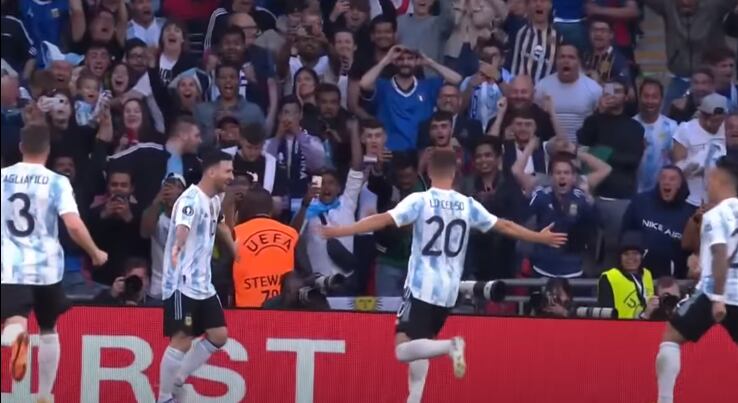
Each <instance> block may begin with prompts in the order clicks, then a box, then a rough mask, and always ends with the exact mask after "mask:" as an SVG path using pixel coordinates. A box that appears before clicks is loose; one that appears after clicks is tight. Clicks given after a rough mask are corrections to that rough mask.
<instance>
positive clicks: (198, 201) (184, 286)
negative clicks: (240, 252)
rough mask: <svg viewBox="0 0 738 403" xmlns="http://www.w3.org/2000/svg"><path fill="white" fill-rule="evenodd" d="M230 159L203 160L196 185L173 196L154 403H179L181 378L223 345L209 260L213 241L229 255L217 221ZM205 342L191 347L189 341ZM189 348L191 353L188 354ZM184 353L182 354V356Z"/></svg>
mask: <svg viewBox="0 0 738 403" xmlns="http://www.w3.org/2000/svg"><path fill="white" fill-rule="evenodd" d="M232 158H233V157H231V156H230V155H228V154H226V153H224V152H222V151H214V152H212V153H209V154H207V155H205V156H204V158H203V161H202V169H203V174H202V179H201V180H200V182H199V183H198V184H197V185H192V186H190V187H189V188H188V189H187V190H185V191H184V192H183V193H182V195H180V196H179V198H178V199H177V201H176V202H175V203H174V207H173V208H172V224H171V225H170V227H169V234H168V236H167V242H166V246H165V248H164V256H169V257H171V259H164V268H163V273H162V298H164V335H165V336H167V337H169V338H170V341H169V346H168V347H167V349H166V350H165V351H164V355H163V356H162V358H161V364H160V367H159V400H158V402H177V401H182V400H183V399H184V393H183V392H184V390H183V386H184V383H185V381H186V380H187V377H188V376H190V374H192V373H193V372H194V371H195V370H197V369H198V368H199V367H200V366H202V365H203V364H205V362H207V360H208V358H210V356H211V355H212V354H213V353H214V352H216V351H217V350H218V349H219V348H221V347H223V345H224V344H225V343H226V341H227V340H228V332H227V330H226V323H225V316H224V314H223V307H222V306H221V304H220V300H219V299H218V295H217V294H216V292H215V287H213V284H212V282H211V273H210V260H211V258H212V255H213V243H214V241H215V238H216V236H217V237H218V239H219V240H220V241H222V242H223V244H224V246H226V247H227V248H229V251H230V252H231V253H234V252H235V247H234V245H233V238H232V237H231V230H230V228H228V226H227V225H226V224H225V223H224V222H223V219H222V218H223V217H222V216H221V214H220V213H221V203H222V196H221V194H222V193H223V192H225V190H226V186H227V185H228V184H229V183H230V182H231V181H232V180H233V162H232ZM203 333H205V337H203V338H202V339H200V341H198V342H197V343H196V344H195V345H194V346H192V341H193V338H195V337H198V336H200V335H202V334H203ZM190 347H192V348H190ZM185 353H186V354H185Z"/></svg>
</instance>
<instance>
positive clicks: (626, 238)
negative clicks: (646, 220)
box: [620, 231, 645, 254]
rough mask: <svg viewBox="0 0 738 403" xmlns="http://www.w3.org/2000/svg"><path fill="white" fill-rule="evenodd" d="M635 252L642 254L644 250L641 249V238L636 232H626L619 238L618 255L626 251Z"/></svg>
mask: <svg viewBox="0 0 738 403" xmlns="http://www.w3.org/2000/svg"><path fill="white" fill-rule="evenodd" d="M631 250H637V251H638V252H641V254H643V252H644V250H645V248H644V247H643V236H642V235H641V233H640V232H638V231H627V232H626V233H624V234H623V236H622V237H621V238H620V253H625V252H627V251H631Z"/></svg>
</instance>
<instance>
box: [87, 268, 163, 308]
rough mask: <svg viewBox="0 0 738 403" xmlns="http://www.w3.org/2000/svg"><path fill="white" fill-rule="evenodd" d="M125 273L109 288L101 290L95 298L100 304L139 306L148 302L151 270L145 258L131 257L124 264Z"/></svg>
mask: <svg viewBox="0 0 738 403" xmlns="http://www.w3.org/2000/svg"><path fill="white" fill-rule="evenodd" d="M123 267H124V270H123V275H122V276H120V277H118V278H116V279H115V281H113V286H112V287H110V289H109V290H103V291H101V292H100V293H99V294H98V295H97V296H96V297H95V299H93V300H92V302H93V303H95V304H100V305H126V306H138V305H145V304H146V290H148V288H149V270H148V265H147V263H146V261H145V260H143V259H140V258H130V259H128V260H126V261H125V263H124V264H123Z"/></svg>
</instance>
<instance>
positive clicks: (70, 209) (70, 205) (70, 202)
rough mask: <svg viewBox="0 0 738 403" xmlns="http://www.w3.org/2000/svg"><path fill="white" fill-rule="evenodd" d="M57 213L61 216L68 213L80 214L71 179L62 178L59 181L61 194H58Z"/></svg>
mask: <svg viewBox="0 0 738 403" xmlns="http://www.w3.org/2000/svg"><path fill="white" fill-rule="evenodd" d="M56 207H57V211H58V212H59V215H60V216H61V215H64V214H68V213H73V214H79V209H78V208H77V201H76V200H75V199H74V189H72V184H71V183H69V179H67V178H66V177H64V176H62V177H61V178H60V179H59V193H58V194H57V206H56Z"/></svg>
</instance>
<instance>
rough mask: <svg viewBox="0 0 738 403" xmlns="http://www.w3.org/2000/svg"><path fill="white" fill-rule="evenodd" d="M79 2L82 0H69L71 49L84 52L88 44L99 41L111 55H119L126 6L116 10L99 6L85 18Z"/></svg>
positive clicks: (124, 27)
mask: <svg viewBox="0 0 738 403" xmlns="http://www.w3.org/2000/svg"><path fill="white" fill-rule="evenodd" d="M81 2H82V0H70V3H69V4H70V11H71V26H70V28H71V31H72V38H71V39H72V46H71V50H72V51H74V52H76V53H84V52H85V51H86V50H87V48H88V47H89V46H90V44H92V43H101V44H104V45H105V46H106V47H107V48H108V50H109V51H110V53H111V54H112V56H113V57H116V58H117V57H120V55H121V53H122V50H123V49H122V48H123V44H124V43H125V41H126V26H127V24H128V12H127V10H126V7H119V8H118V10H117V11H112V10H110V9H108V8H106V7H99V8H98V9H97V10H96V11H95V13H94V14H93V15H92V16H91V17H89V18H86V17H85V12H84V10H83V8H82V5H81V4H79V3H81ZM75 3H76V4H75ZM80 14H81V16H80ZM88 20H89V23H88Z"/></svg>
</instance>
